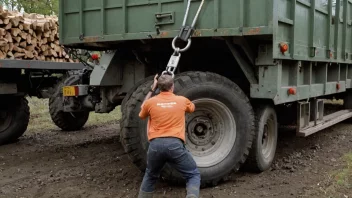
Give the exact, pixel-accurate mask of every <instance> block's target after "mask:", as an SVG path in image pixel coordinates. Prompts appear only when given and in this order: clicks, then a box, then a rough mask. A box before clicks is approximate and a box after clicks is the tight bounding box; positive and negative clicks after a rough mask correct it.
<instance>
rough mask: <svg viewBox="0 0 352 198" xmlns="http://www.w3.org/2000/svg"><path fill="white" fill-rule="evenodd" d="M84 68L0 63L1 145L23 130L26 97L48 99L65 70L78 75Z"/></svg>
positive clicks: (62, 65) (48, 63) (6, 60)
mask: <svg viewBox="0 0 352 198" xmlns="http://www.w3.org/2000/svg"><path fill="white" fill-rule="evenodd" d="M84 68H85V67H84V65H83V64H81V63H59V62H45V61H32V60H10V59H2V60H0V101H1V104H0V145H3V144H7V143H11V142H14V141H16V140H17V139H18V138H19V137H20V136H22V135H23V133H24V132H25V131H26V129H27V126H28V122H29V117H30V109H29V106H28V101H27V99H26V97H27V96H30V97H32V96H35V97H39V98H49V97H50V96H51V95H52V94H53V91H54V90H57V89H55V86H58V85H57V84H58V82H59V81H62V80H64V79H65V76H67V73H68V71H70V72H74V71H76V72H75V73H76V74H79V73H81V71H83V69H84Z"/></svg>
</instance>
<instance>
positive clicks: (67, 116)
mask: <svg viewBox="0 0 352 198" xmlns="http://www.w3.org/2000/svg"><path fill="white" fill-rule="evenodd" d="M79 80H80V77H79V76H77V75H71V76H69V77H67V78H64V79H63V80H62V81H61V82H60V83H58V84H57V86H56V88H55V91H54V93H53V94H52V95H51V97H50V99H49V112H50V116H51V119H52V120H53V122H54V123H55V125H56V126H58V127H59V128H61V129H62V130H63V131H77V130H80V129H81V128H82V127H83V126H84V125H85V124H86V122H87V120H88V118H89V113H90V112H89V111H82V112H74V113H70V112H64V111H63V96H62V87H63V86H68V85H76V84H78V83H79Z"/></svg>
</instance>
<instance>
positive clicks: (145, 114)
mask: <svg viewBox="0 0 352 198" xmlns="http://www.w3.org/2000/svg"><path fill="white" fill-rule="evenodd" d="M157 78H158V74H156V75H155V77H154V83H153V85H152V87H151V90H150V91H149V92H148V94H147V95H146V96H145V98H144V101H143V103H142V105H141V112H139V117H140V118H141V119H145V118H147V117H148V116H149V109H148V107H146V105H145V104H146V102H147V101H148V100H149V99H150V98H151V97H152V94H153V92H154V91H155V89H156V87H157V84H158V80H157Z"/></svg>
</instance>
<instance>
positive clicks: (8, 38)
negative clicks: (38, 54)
mask: <svg viewBox="0 0 352 198" xmlns="http://www.w3.org/2000/svg"><path fill="white" fill-rule="evenodd" d="M5 38H6V39H7V40H8V41H9V43H13V39H12V36H11V33H10V32H6V35H5Z"/></svg>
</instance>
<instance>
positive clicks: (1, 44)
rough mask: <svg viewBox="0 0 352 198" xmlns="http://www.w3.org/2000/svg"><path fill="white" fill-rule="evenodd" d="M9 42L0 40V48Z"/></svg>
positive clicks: (3, 39)
mask: <svg viewBox="0 0 352 198" xmlns="http://www.w3.org/2000/svg"><path fill="white" fill-rule="evenodd" d="M8 42H9V41H8V40H7V39H5V38H0V47H2V46H5V45H7V43H8Z"/></svg>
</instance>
